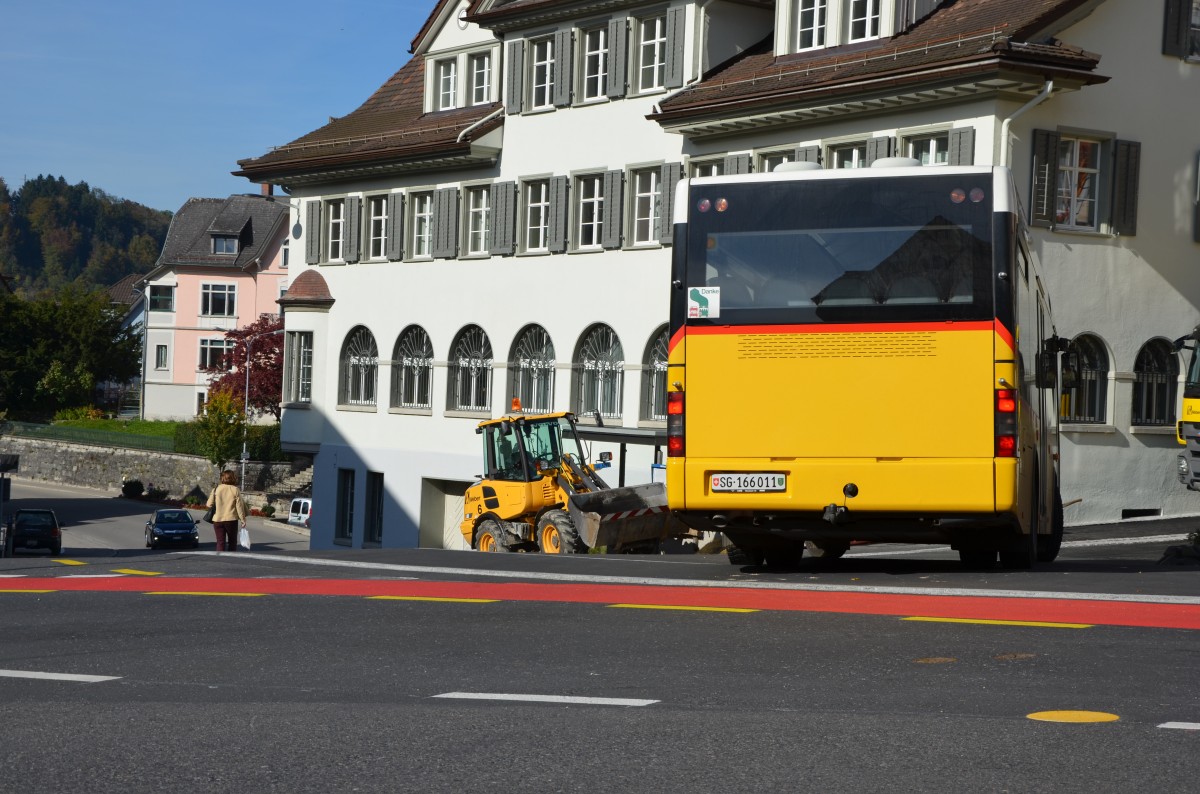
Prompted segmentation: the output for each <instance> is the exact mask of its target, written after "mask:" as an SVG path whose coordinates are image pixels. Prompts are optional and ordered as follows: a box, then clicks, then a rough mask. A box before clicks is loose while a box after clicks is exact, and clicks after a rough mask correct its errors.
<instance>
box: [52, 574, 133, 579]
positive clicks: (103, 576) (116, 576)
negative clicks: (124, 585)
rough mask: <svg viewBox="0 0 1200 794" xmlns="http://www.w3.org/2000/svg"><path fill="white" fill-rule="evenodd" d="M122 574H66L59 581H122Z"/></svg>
mask: <svg viewBox="0 0 1200 794" xmlns="http://www.w3.org/2000/svg"><path fill="white" fill-rule="evenodd" d="M124 575H125V574H121V573H65V574H63V575H62V576H59V577H58V578H59V579H120V578H122V577H123V576H124Z"/></svg>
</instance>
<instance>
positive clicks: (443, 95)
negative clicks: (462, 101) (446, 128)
mask: <svg viewBox="0 0 1200 794" xmlns="http://www.w3.org/2000/svg"><path fill="white" fill-rule="evenodd" d="M456 107H458V60H457V59H455V58H448V59H446V60H444V61H438V62H437V109H438V110H452V109H454V108H456Z"/></svg>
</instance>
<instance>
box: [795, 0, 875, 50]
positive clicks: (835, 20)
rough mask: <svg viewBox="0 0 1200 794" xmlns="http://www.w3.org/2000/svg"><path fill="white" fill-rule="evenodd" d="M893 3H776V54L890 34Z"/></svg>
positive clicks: (807, 0)
mask: <svg viewBox="0 0 1200 794" xmlns="http://www.w3.org/2000/svg"><path fill="white" fill-rule="evenodd" d="M896 5H897V4H896V3H892V2H885V1H884V0H791V1H790V2H788V3H786V4H780V6H779V8H780V12H779V16H778V17H777V23H778V25H779V26H780V32H781V33H782V32H783V31H784V30H785V29H786V30H787V31H788V33H787V35H786V36H785V35H781V36H780V38H779V42H780V44H779V47H780V49H779V51H778V52H779V54H780V55H786V54H788V52H806V51H809V50H819V49H823V48H826V47H837V46H839V45H842V44H853V43H856V42H860V41H870V40H872V39H878V38H882V37H884V36H890V35H892V33H893V32H894V31H893V28H894V26H895V25H896Z"/></svg>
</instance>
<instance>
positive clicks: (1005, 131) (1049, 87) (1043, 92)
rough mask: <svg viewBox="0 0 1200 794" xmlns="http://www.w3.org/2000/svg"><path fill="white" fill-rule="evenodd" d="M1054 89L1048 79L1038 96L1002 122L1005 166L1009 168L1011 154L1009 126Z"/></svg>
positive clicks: (1048, 96)
mask: <svg viewBox="0 0 1200 794" xmlns="http://www.w3.org/2000/svg"><path fill="white" fill-rule="evenodd" d="M1053 91H1054V81H1053V80H1047V81H1046V84H1045V85H1044V86H1042V90H1041V91H1040V92H1039V93H1038V95H1037V96H1035V97H1034V98H1033V99H1031V100H1029V101H1028V102H1026V103H1025V104H1024V105H1021V107H1019V108H1017V111H1016V112H1015V113H1013V114H1012V115H1011V116H1009V117H1008V118H1006V119H1005V120H1004V121H1002V122H1000V165H1002V166H1004V167H1005V168H1008V165H1009V163H1008V158H1009V154H1010V151H1009V150H1010V147H1009V144H1008V136H1009V132H1008V131H1009V128H1010V127H1011V126H1012V123H1013V121H1015V120H1016V119H1017V118H1018V117H1019V116H1021V115H1022V114H1023V113H1024V112H1025V111H1027V110H1029V109H1031V108H1033V107H1034V106H1036V105H1040V104H1041V103H1042V102H1044V101H1046V100H1047V99H1049V98H1050V94H1051V93H1052V92H1053Z"/></svg>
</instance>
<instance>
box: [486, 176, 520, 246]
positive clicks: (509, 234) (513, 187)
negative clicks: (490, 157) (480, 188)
mask: <svg viewBox="0 0 1200 794" xmlns="http://www.w3.org/2000/svg"><path fill="white" fill-rule="evenodd" d="M488 201H489V203H490V206H491V213H492V217H491V218H490V222H489V224H488V231H489V233H490V234H491V236H492V239H491V240H490V241H489V243H488V253H489V254H492V255H493V256H512V255H513V254H514V253H516V250H517V245H516V243H517V237H516V232H517V183H516V182H497V183H495V184H493V185H492V189H491V195H490V196H489V198H488Z"/></svg>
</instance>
